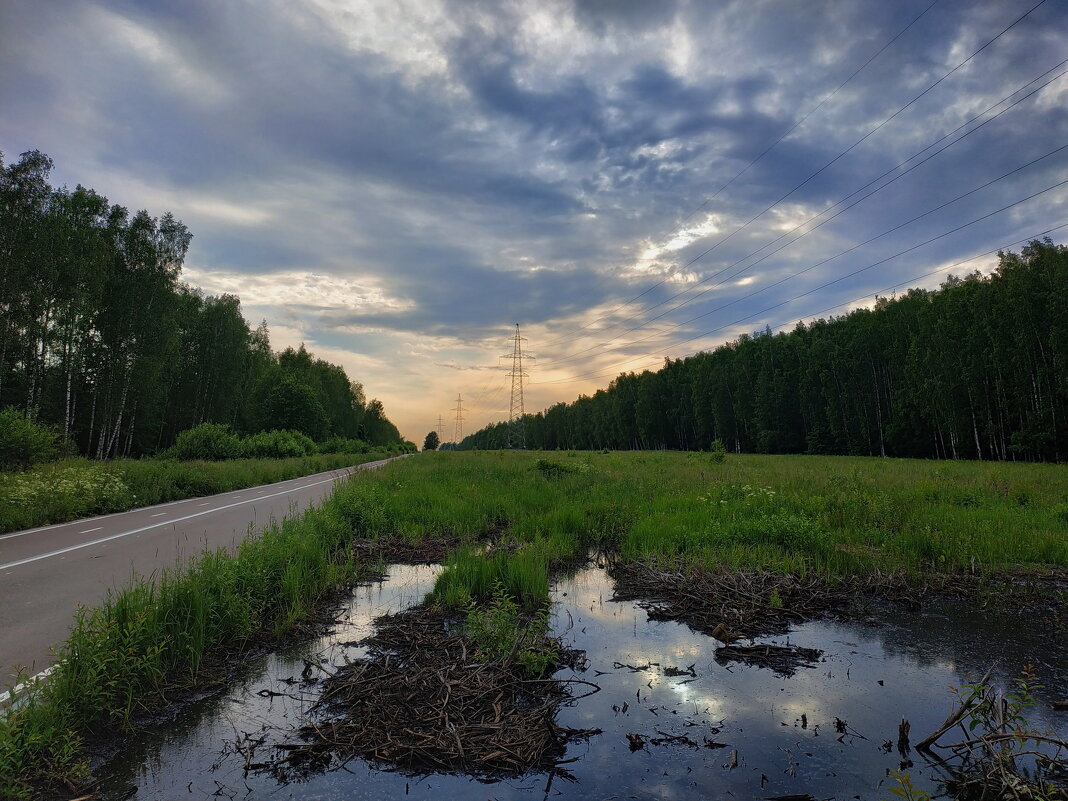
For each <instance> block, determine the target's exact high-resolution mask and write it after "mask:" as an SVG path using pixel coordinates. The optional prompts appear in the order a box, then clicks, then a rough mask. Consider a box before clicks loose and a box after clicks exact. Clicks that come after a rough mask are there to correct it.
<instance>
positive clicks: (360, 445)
mask: <svg viewBox="0 0 1068 801" xmlns="http://www.w3.org/2000/svg"><path fill="white" fill-rule="evenodd" d="M370 451H371V446H370V445H368V444H367V443H366V442H364V441H363V440H362V439H346V438H345V437H330V438H329V439H326V440H323V441H322V442H321V443H319V453H369V452H370Z"/></svg>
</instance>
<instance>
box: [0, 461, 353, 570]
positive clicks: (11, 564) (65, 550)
mask: <svg viewBox="0 0 1068 801" xmlns="http://www.w3.org/2000/svg"><path fill="white" fill-rule="evenodd" d="M339 478H344V476H343V475H342V476H336V477H334V478H324V479H323V480H322V481H316V482H315V483H314V484H309V485H308V486H309V487H314V486H317V485H319V484H327V483H330V482H332V481H337V480H338V479H339ZM290 492H293V490H292V489H288V490H283V491H282V492H276V493H274V494H273V495H262V496H260V497H257V498H249V499H248V500H247V501H238V502H237V503H230V504H227V505H226V506H217V507H215V508H214V509H205V510H204V511H203V512H194V513H193V514H191V515H186V516H185V517H176V518H175V519H174V520H164V521H162V522H160V523H153V524H152V525H150V526H142V527H141V528H135V529H131V530H130V531H123V532H122V533H120V534H112V535H110V536H108V537H101V538H100V539H98V540H92V541H90V542H83V543H80V544H79V545H71V546H69V547H67V548H60V549H59V550H58V551H49V552H48V553H42V554H38V555H37V556H29V557H27V558H25V559H19V560H18V561H16V562H8V563H7V564H6V565H0V570H8V569H10V568H12V567H20V566H21V565H28V564H29V563H30V562H37V561H39V560H41V559H48V558H49V557H52V556H59V555H60V554H65V553H70V552H71V551H78V550H81V549H82V548H90V547H92V546H93V545H99V544H100V543H102V542H110V541H111V540H117V539H119V538H120V537H129V536H130V535H131V534H140V533H141V532H142V531H148V530H149V529H153V528H159V527H160V526H172V525H174V524H175V523H181V522H182V521H184V520H192V519H193V518H194V517H200V516H202V515H210V514H212V513H213V512H221V511H222V510H223V509H231V508H233V507H234V506H241V505H243V504H246V503H252V502H253V501H262V500H266V499H267V498H274V497H275V496H277V495H288V494H289V493H290Z"/></svg>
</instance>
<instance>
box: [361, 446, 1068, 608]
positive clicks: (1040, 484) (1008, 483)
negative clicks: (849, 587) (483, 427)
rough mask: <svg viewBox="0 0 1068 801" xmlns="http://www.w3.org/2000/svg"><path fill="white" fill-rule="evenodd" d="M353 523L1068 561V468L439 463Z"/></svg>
mask: <svg viewBox="0 0 1068 801" xmlns="http://www.w3.org/2000/svg"><path fill="white" fill-rule="evenodd" d="M343 513H344V514H345V515H346V516H347V518H348V519H350V520H352V521H354V522H355V521H360V522H361V523H363V524H365V525H367V526H368V528H369V529H371V530H374V531H375V532H378V533H391V534H397V535H401V536H404V537H407V538H408V539H410V540H412V541H419V540H420V539H421V538H423V537H427V536H437V535H443V534H447V535H450V536H458V537H460V538H462V539H466V540H468V541H470V542H475V541H476V540H478V539H480V538H483V537H486V536H491V537H494V538H497V539H500V538H504V539H509V540H513V541H515V542H519V543H526V544H528V546H529V545H535V546H536V547H537V548H539V549H542V550H543V551H544V552H545V553H546V554H548V556H547V558H549V559H550V561H553V560H566V559H568V558H570V557H572V556H573V555H574V554H575V553H578V552H584V551H585V550H586V549H588V548H591V547H601V548H605V549H609V550H612V551H614V552H616V553H618V555H619V556H620V557H621V558H623V559H625V560H637V559H649V558H662V559H670V560H672V561H676V562H677V561H680V560H681V561H683V562H689V563H694V564H702V565H713V566H726V567H754V568H756V567H759V568H764V569H772V570H779V571H783V572H801V571H819V572H821V573H823V574H827V575H841V574H849V573H871V572H875V571H884V570H906V571H914V572H927V571H946V572H948V571H954V570H962V569H968V570H977V571H982V570H988V571H996V570H1004V569H1008V568H1012V567H1014V566H1017V565H1027V566H1036V565H1052V566H1058V567H1068V469H1066V468H1065V467H1063V466H1060V465H1048V464H1006V463H990V462H932V461H921V460H892V459H877V458H853V457H842V456H759V455H745V456H734V455H730V456H729V457H728V458H726V459H724V460H722V461H720V460H717V459H715V458H713V457H712V456H710V455H709V454H694V453H670V452H668V453H664V452H655V453H653V452H629V453H612V454H597V453H583V454H581V455H578V454H574V455H572V454H567V453H521V452H466V453H464V452H460V453H454V452H444V453H427V454H424V455H421V456H420V457H419V458H418V459H410V460H406V461H405V462H404V463H402V464H398V465H396V466H393V467H391V468H390V469H389V470H386V471H382V472H380V473H379V474H378V475H376V476H374V477H372V479H371V480H370V481H368V482H362V483H361V486H360V489H359V492H358V493H355V494H353V495H351V496H350V497H349V498H348V501H347V503H346V506H345V507H344V510H343ZM443 581H453V579H445V578H444V577H443ZM478 586H479V587H483V586H484V585H482V584H479V585H478ZM479 592H481V589H480V590H479Z"/></svg>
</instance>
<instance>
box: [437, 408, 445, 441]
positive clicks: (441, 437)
mask: <svg viewBox="0 0 1068 801" xmlns="http://www.w3.org/2000/svg"><path fill="white" fill-rule="evenodd" d="M438 442H445V421H444V420H442V419H441V415H440V414H439V415H438Z"/></svg>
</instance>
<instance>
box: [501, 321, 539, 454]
mask: <svg viewBox="0 0 1068 801" xmlns="http://www.w3.org/2000/svg"><path fill="white" fill-rule="evenodd" d="M525 341H526V337H523V336H520V334H519V323H516V324H515V336H514V337H512V353H511V354H510V355H511V357H512V369H511V370H509V371H508V375H509V376H511V378H512V402H511V404H510V405H509V408H508V447H509V448H513V449H514V448H518V449H520V450H523V449H525V448H526V447H527V437H526V427H525V425H524V424H523V377H524V376H526V375H529V374H528V373H527V371H526V370H524V369H523V360H524V359H533V358H534V357H533V356H528V355H526V354H524V353H523V343H524V342H525ZM502 358H505V359H506V358H508V356H507V355H505V356H503V357H502Z"/></svg>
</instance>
